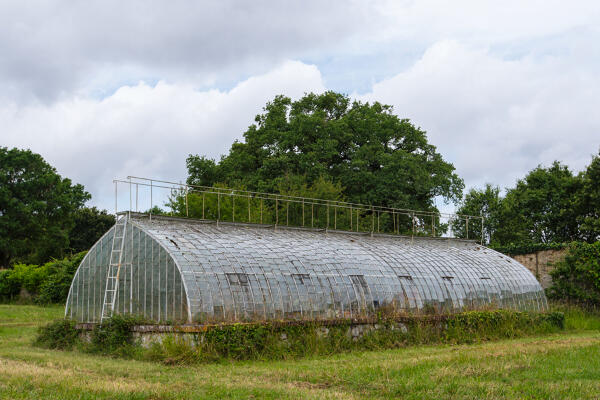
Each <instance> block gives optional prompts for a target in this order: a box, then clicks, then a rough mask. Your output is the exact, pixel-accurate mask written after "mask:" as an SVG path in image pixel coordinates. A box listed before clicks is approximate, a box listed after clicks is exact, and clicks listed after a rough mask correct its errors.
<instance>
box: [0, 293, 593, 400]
mask: <svg viewBox="0 0 600 400" xmlns="http://www.w3.org/2000/svg"><path fill="white" fill-rule="evenodd" d="M62 311H63V309H62V307H46V308H43V307H36V306H16V305H0V398H2V399H38V398H54V399H96V398H107V399H147V398H150V399H182V398H185V399H205V398H232V399H237V398H251V399H255V398H272V399H290V398H294V399H297V398H302V399H304V398H312V399H324V398H325V399H326V398H335V399H364V398H376V399H389V398H406V399H422V398H429V399H443V398H448V399H450V398H451V399H481V398H509V399H512V398H514V399H522V398H530V399H534V398H535V399H537V398H539V399H565V398H571V399H585V398H588V399H598V398H600V331H599V330H598V329H599V328H600V320H590V319H589V318H588V319H586V318H585V317H584V316H583V315H577V313H574V314H573V315H572V316H570V315H569V314H567V321H566V324H567V328H568V329H569V330H567V331H566V332H564V333H561V334H555V335H548V336H541V337H532V338H524V339H517V340H505V341H499V342H493V343H484V344H477V345H459V346H448V345H439V346H419V347H409V348H405V349H400V350H389V351H377V352H361V353H358V352H357V353H349V354H340V355H337V356H334V357H327V358H311V359H302V360H294V361H277V362H255V361H253V362H236V363H231V362H228V363H221V364H201V365H194V366H165V365H162V364H158V363H151V362H141V361H130V360H123V359H113V358H108V357H104V356H97V355H90V354H84V353H81V352H77V351H73V352H64V351H56V350H44V349H40V348H36V347H33V346H32V345H31V342H32V341H33V338H34V336H35V333H36V327H37V326H39V325H40V324H44V323H46V322H49V321H50V320H52V319H55V318H58V317H60V316H61V315H62Z"/></svg>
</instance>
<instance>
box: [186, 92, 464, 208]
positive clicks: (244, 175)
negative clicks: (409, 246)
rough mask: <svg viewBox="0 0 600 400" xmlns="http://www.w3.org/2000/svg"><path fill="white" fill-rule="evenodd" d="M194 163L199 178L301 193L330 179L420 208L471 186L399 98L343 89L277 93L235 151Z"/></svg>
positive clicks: (355, 197) (360, 195)
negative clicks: (397, 106) (403, 110)
mask: <svg viewBox="0 0 600 400" xmlns="http://www.w3.org/2000/svg"><path fill="white" fill-rule="evenodd" d="M187 167H188V172H189V177H188V180H187V181H188V183H189V184H192V185H206V186H212V185H215V184H217V183H221V184H224V185H227V186H229V187H238V188H239V187H245V188H247V189H250V190H258V191H265V192H275V193H278V192H281V191H282V189H283V188H285V189H286V191H287V192H288V193H298V192H306V190H305V189H306V188H307V187H313V186H314V185H315V183H316V182H318V181H319V180H321V182H322V181H323V180H326V181H329V182H331V184H333V185H339V187H340V188H341V191H342V193H341V195H342V197H343V198H344V200H347V201H352V202H356V203H364V204H373V205H384V206H390V207H399V208H412V209H419V210H433V209H434V208H435V207H434V198H436V197H438V196H440V197H443V198H444V199H445V200H446V201H452V202H456V201H458V200H459V199H460V198H461V196H462V189H463V187H464V185H463V181H462V179H460V178H459V177H458V176H457V175H456V174H455V172H454V166H453V165H452V164H450V163H448V162H446V161H445V160H444V159H443V158H442V156H441V155H440V154H439V153H438V152H437V151H436V148H435V146H433V145H431V144H430V143H429V142H428V141H427V136H426V134H425V132H424V131H422V130H421V129H419V128H417V127H415V126H414V125H413V124H411V123H410V122H409V120H407V119H400V118H399V117H397V116H396V115H395V114H394V113H393V109H392V107H391V106H388V105H383V104H380V103H377V102H375V103H373V104H369V103H363V102H359V101H354V102H351V101H350V99H349V98H348V96H345V95H343V94H339V93H335V92H325V93H323V94H313V93H310V94H306V95H305V96H304V97H302V98H301V99H299V100H297V101H292V100H291V99H290V98H288V97H285V96H277V97H275V99H273V101H271V102H269V103H267V105H266V107H265V108H264V113H263V114H259V115H257V116H256V118H255V123H254V124H252V125H250V127H249V128H248V130H247V131H246V132H245V133H244V141H243V142H238V141H236V142H235V143H233V145H232V146H231V149H230V150H229V154H227V155H226V156H223V157H222V158H221V159H220V160H219V161H218V162H216V161H215V160H212V159H208V158H206V157H205V156H200V155H190V156H189V157H188V159H187ZM321 186H323V185H321ZM302 188H304V189H302ZM305 194H307V193H305Z"/></svg>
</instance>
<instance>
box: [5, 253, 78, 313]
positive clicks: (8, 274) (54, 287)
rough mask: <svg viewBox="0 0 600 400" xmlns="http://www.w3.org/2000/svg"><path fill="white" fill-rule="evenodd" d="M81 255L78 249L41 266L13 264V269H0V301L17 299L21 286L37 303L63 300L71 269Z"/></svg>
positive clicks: (65, 297)
mask: <svg viewBox="0 0 600 400" xmlns="http://www.w3.org/2000/svg"><path fill="white" fill-rule="evenodd" d="M85 254H86V253H85V252H81V253H78V254H75V255H72V256H70V257H67V258H64V259H62V260H52V261H50V262H47V263H46V264H44V265H34V264H16V265H15V266H14V267H13V269H8V270H2V271H0V301H13V300H15V299H17V297H18V295H19V292H20V291H21V289H25V290H27V292H28V293H29V294H30V295H31V296H32V298H33V301H35V302H36V303H38V304H51V303H62V302H64V301H66V300H67V295H68V294H69V287H70V286H71V281H72V280H73V276H74V275H75V271H76V270H77V267H78V266H79V264H80V263H81V260H82V259H83V257H84V256H85Z"/></svg>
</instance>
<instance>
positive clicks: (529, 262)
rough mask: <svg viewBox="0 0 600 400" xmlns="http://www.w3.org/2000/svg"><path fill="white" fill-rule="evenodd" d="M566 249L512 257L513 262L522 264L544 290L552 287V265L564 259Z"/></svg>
mask: <svg viewBox="0 0 600 400" xmlns="http://www.w3.org/2000/svg"><path fill="white" fill-rule="evenodd" d="M566 251H567V250H566V249H562V250H541V251H537V252H535V253H530V254H519V255H516V256H512V258H514V259H515V260H517V261H518V262H520V263H521V264H523V265H524V266H525V267H526V268H527V269H528V270H530V271H531V273H532V274H533V275H535V277H536V278H537V280H538V281H539V282H540V285H542V287H543V288H544V289H547V288H549V287H550V286H551V285H552V277H550V271H552V269H553V268H554V265H553V264H554V263H556V262H557V261H560V260H562V259H563V258H564V256H565V253H566Z"/></svg>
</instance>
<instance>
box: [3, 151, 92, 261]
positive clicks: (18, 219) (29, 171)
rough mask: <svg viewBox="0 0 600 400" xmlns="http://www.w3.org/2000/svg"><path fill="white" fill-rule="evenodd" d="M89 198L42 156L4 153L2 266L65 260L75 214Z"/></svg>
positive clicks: (80, 187) (79, 187)
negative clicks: (13, 262)
mask: <svg viewBox="0 0 600 400" xmlns="http://www.w3.org/2000/svg"><path fill="white" fill-rule="evenodd" d="M89 198H90V195H89V193H87V192H86V191H85V190H84V187H83V186H82V185H79V184H73V183H72V182H71V180H70V179H67V178H62V177H61V176H60V175H59V174H58V173H57V172H56V170H55V169H54V168H53V167H52V166H50V165H49V164H48V163H47V162H46V161H45V160H44V159H43V158H42V157H41V156H40V155H39V154H35V153H33V152H31V151H30V150H19V149H8V148H6V147H0V265H3V266H8V265H9V264H10V263H11V262H12V261H13V260H15V259H18V260H22V261H27V262H37V263H39V262H45V261H47V260H48V259H49V258H50V257H62V255H63V254H62V253H63V252H64V250H65V249H67V248H68V247H69V232H70V231H71V229H72V228H73V225H74V216H73V214H74V211H75V210H77V209H78V208H80V207H82V206H83V204H84V203H85V202H86V201H87V200H88V199H89Z"/></svg>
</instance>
